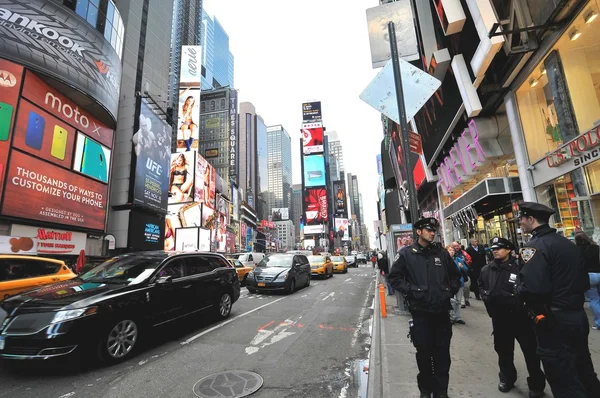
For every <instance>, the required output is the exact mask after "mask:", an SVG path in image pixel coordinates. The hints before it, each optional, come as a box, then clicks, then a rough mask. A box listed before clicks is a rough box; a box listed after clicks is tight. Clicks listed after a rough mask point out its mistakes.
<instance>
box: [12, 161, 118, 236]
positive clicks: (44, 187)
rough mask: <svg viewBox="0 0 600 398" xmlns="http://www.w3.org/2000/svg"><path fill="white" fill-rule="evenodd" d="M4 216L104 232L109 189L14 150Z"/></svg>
mask: <svg viewBox="0 0 600 398" xmlns="http://www.w3.org/2000/svg"><path fill="white" fill-rule="evenodd" d="M6 179H7V183H6V190H5V192H4V204H3V206H2V214H3V215H5V216H12V217H20V218H29V219H35V220H39V221H47V222H52V223H56V224H63V225H71V226H77V227H82V228H88V229H94V230H104V219H105V215H106V204H107V199H108V186H106V185H104V184H102V183H100V182H96V181H93V180H91V179H89V178H87V177H83V176H79V175H77V174H75V173H72V172H69V171H67V170H64V169H61V168H60V167H57V166H54V165H51V164H49V163H47V162H44V161H42V160H38V159H36V158H34V157H32V156H29V155H26V154H24V153H21V152H19V151H17V150H13V151H12V155H11V159H10V165H9V167H8V172H7V176H6Z"/></svg>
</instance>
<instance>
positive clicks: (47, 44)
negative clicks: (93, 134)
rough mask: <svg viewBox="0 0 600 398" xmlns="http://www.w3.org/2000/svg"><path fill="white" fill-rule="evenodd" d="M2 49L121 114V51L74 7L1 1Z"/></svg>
mask: <svg viewBox="0 0 600 398" xmlns="http://www.w3.org/2000/svg"><path fill="white" fill-rule="evenodd" d="M0 54H2V57H4V58H7V59H10V60H13V61H16V62H18V63H20V64H23V65H25V66H27V67H28V68H31V69H32V70H36V71H39V72H42V73H44V74H46V75H49V76H51V77H53V78H55V79H58V80H60V81H62V82H65V83H66V84H67V85H69V86H71V87H75V88H76V89H78V90H79V91H81V92H83V93H85V94H87V95H89V96H90V97H92V98H93V99H94V100H95V101H96V103H97V104H99V105H100V106H102V108H104V109H105V110H106V111H108V113H109V114H110V116H111V117H112V119H113V120H116V119H117V112H118V107H119V88H120V83H121V61H120V59H119V55H118V54H117V52H116V51H115V49H114V48H113V47H112V46H111V44H110V43H109V42H108V41H106V40H105V38H104V36H103V35H102V34H100V32H98V31H96V30H95V29H94V28H93V27H92V26H91V25H90V24H88V23H87V22H86V21H84V20H82V19H81V18H79V17H78V16H76V15H75V14H74V13H73V12H72V11H71V10H69V9H67V8H65V7H62V6H61V5H60V4H57V3H55V2H52V1H47V0H0Z"/></svg>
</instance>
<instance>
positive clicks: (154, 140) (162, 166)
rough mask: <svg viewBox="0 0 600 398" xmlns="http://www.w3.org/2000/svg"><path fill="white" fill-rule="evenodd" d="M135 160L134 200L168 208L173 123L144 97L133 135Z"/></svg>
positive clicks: (137, 202) (152, 206)
mask: <svg viewBox="0 0 600 398" xmlns="http://www.w3.org/2000/svg"><path fill="white" fill-rule="evenodd" d="M131 142H132V144H133V150H134V152H133V156H132V157H133V159H134V160H135V162H132V163H134V164H135V182H134V190H133V203H134V204H136V205H141V206H144V207H147V208H150V209H154V210H159V211H166V210H167V203H168V187H169V163H170V161H171V126H169V125H168V124H167V122H166V121H164V120H163V119H162V118H161V117H160V116H159V115H158V114H156V113H155V112H154V111H153V109H152V108H151V107H150V105H149V104H148V101H147V100H146V99H145V98H142V101H141V106H140V121H139V129H138V131H137V132H136V133H135V134H134V135H133V138H132V139H131Z"/></svg>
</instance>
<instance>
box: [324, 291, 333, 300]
mask: <svg viewBox="0 0 600 398" xmlns="http://www.w3.org/2000/svg"><path fill="white" fill-rule="evenodd" d="M333 296H335V292H331V293H329V294H328V295H327V296H325V298H323V301H325V300H327V299H328V298H329V297H333Z"/></svg>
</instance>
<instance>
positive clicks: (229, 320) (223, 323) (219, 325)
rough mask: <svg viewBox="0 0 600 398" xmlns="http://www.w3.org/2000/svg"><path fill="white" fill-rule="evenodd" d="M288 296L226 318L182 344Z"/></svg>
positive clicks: (184, 342) (184, 343)
mask: <svg viewBox="0 0 600 398" xmlns="http://www.w3.org/2000/svg"><path fill="white" fill-rule="evenodd" d="M286 298H287V296H286V297H281V298H278V299H277V300H274V301H271V302H270V303H266V304H263V305H261V306H260V307H256V308H254V309H253V310H250V311H246V312H244V313H243V314H240V315H236V316H234V317H233V318H231V319H228V320H226V321H225V322H221V323H219V324H218V325H215V326H213V327H212V328H210V329H206V330H205V331H203V332H200V333H198V334H197V335H195V336H192V337H190V338H189V339H187V340H186V341H182V342H181V343H180V344H181V345H186V344H190V343H191V342H192V341H194V340H196V339H199V338H200V337H202V336H204V335H205V334H208V333H210V332H212V331H215V330H217V329H219V328H222V327H223V326H225V325H228V324H230V323H231V322H233V321H237V320H238V319H240V318H242V317H245V316H246V315H249V314H252V313H253V312H256V311H258V310H261V309H263V308H265V307H268V306H270V305H272V304H275V303H276V302H278V301H281V300H285V299H286Z"/></svg>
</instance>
